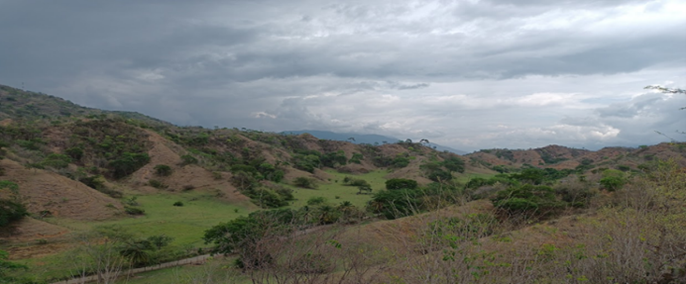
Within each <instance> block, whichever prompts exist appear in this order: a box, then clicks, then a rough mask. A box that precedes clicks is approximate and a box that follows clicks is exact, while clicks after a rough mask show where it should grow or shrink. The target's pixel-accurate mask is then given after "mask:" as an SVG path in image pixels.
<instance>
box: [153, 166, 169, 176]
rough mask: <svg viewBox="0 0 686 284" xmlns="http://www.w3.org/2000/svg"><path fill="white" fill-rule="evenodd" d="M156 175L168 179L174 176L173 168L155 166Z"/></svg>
mask: <svg viewBox="0 0 686 284" xmlns="http://www.w3.org/2000/svg"><path fill="white" fill-rule="evenodd" d="M155 174H156V175H158V176H161V177H168V176H170V175H171V174H172V168H171V167H170V166H167V165H157V166H155Z"/></svg>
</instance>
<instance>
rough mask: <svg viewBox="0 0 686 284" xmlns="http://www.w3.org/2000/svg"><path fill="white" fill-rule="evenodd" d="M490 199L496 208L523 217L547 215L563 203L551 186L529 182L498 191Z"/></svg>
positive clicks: (561, 206)
mask: <svg viewBox="0 0 686 284" xmlns="http://www.w3.org/2000/svg"><path fill="white" fill-rule="evenodd" d="M491 201H492V202H493V205H494V206H495V207H496V208H498V209H500V210H503V211H504V212H506V213H508V214H510V215H512V216H522V217H524V218H531V217H547V216H551V215H554V214H556V213H558V212H559V211H560V209H562V208H564V203H562V202H559V201H558V200H557V197H556V196H555V192H554V190H553V189H552V188H550V187H548V186H534V185H531V184H524V185H521V186H512V187H510V188H508V189H507V190H504V191H501V192H498V194H497V195H496V197H494V198H493V199H491Z"/></svg>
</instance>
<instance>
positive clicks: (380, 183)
mask: <svg viewBox="0 0 686 284" xmlns="http://www.w3.org/2000/svg"><path fill="white" fill-rule="evenodd" d="M327 173H329V175H331V176H332V177H331V181H330V182H328V183H320V184H319V187H318V188H317V189H303V188H296V187H292V188H293V189H294V190H295V192H294V194H293V195H294V196H295V198H296V199H297V200H296V201H294V202H293V203H292V204H291V208H300V207H302V206H305V205H307V200H308V199H310V198H312V197H324V198H326V199H327V200H328V201H329V202H330V203H333V204H340V203H341V202H343V201H350V202H351V203H352V204H353V205H355V206H357V207H358V208H360V209H363V208H364V207H365V206H366V205H367V201H369V200H370V199H371V195H369V194H357V192H358V191H359V190H358V189H357V187H355V186H345V185H343V179H344V178H345V177H346V176H349V177H352V178H355V179H363V180H366V181H367V182H368V183H369V184H370V185H371V186H372V189H373V190H374V191H373V192H377V191H379V190H382V189H386V184H385V183H386V179H385V178H384V176H385V175H387V174H388V172H387V171H373V172H370V173H367V174H361V175H351V174H342V173H339V172H336V171H333V170H330V171H327ZM336 181H338V182H336Z"/></svg>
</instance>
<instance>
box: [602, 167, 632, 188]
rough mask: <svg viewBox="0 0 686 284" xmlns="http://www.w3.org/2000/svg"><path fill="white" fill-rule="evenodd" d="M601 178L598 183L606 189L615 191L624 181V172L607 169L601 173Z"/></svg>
mask: <svg viewBox="0 0 686 284" xmlns="http://www.w3.org/2000/svg"><path fill="white" fill-rule="evenodd" d="M602 176H603V178H601V179H600V185H602V186H603V188H605V189H606V190H607V191H615V190H618V189H620V188H622V186H624V184H625V183H626V180H625V178H624V173H623V172H622V171H618V170H613V169H607V170H604V171H603V173H602Z"/></svg>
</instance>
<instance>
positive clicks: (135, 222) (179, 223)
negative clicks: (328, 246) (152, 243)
mask: <svg viewBox="0 0 686 284" xmlns="http://www.w3.org/2000/svg"><path fill="white" fill-rule="evenodd" d="M131 196H135V197H136V198H137V199H136V201H137V202H138V203H139V204H140V205H139V206H138V207H140V208H142V209H144V210H145V215H143V216H139V217H133V218H132V217H127V218H122V219H117V220H110V221H104V222H82V221H74V220H65V219H62V220H60V219H56V220H54V221H53V222H52V223H55V224H56V225H60V226H65V227H67V228H70V229H72V230H77V231H84V230H88V229H91V228H93V227H95V226H106V225H121V226H122V227H124V228H126V229H128V230H130V231H132V232H136V234H138V235H140V236H141V237H147V236H152V235H160V234H165V235H167V236H170V237H173V238H174V242H173V243H172V245H179V246H188V245H192V246H199V245H202V235H203V232H204V230H206V229H208V228H209V227H211V226H214V225H216V224H218V223H220V222H226V221H229V220H232V219H235V218H236V217H238V216H240V215H247V214H249V213H250V212H252V211H254V210H251V209H248V208H247V207H246V206H240V205H235V204H228V203H225V202H222V201H220V200H218V199H217V198H215V197H214V196H213V195H212V194H209V193H204V192H195V191H189V192H184V193H159V194H152V195H140V194H139V195H131ZM131 196H127V198H128V197H131ZM177 201H180V202H182V203H183V206H173V204H174V203H175V202H177Z"/></svg>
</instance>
